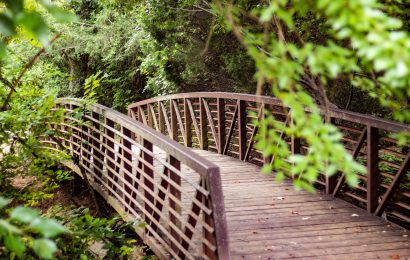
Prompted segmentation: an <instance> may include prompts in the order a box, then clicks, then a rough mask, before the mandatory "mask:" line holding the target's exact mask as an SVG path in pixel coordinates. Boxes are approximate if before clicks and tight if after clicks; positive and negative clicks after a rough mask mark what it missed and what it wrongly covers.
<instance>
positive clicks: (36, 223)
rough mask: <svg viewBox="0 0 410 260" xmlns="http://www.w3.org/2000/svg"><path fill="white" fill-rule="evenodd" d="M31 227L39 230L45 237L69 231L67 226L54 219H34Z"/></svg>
mask: <svg viewBox="0 0 410 260" xmlns="http://www.w3.org/2000/svg"><path fill="white" fill-rule="evenodd" d="M30 228H31V229H33V230H34V231H37V232H39V233H40V234H41V235H42V236H43V237H55V236H57V235H59V234H61V233H65V232H67V230H66V229H65V227H64V226H63V225H61V224H60V223H58V222H57V221H55V220H54V219H43V218H37V219H34V220H33V222H31V224H30Z"/></svg>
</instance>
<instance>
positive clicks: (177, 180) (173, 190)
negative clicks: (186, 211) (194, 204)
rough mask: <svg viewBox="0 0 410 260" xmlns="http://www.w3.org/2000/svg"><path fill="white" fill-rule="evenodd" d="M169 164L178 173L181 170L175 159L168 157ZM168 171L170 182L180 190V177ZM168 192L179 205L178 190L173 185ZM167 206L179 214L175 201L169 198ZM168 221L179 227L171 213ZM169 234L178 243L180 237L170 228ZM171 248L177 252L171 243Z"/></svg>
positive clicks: (179, 210)
mask: <svg viewBox="0 0 410 260" xmlns="http://www.w3.org/2000/svg"><path fill="white" fill-rule="evenodd" d="M169 164H170V165H171V166H173V167H174V168H175V169H176V170H178V171H179V170H181V163H180V162H179V161H178V160H177V159H176V158H175V157H173V156H169ZM168 171H169V177H170V179H171V180H172V181H174V182H175V184H177V185H178V186H179V188H181V189H182V187H181V177H180V176H179V175H178V174H177V173H175V171H174V170H172V169H168ZM169 192H170V193H171V194H172V195H173V196H174V197H175V198H176V199H177V200H178V202H179V203H181V191H180V190H179V189H177V188H175V187H174V186H173V185H170V186H169ZM169 206H170V208H172V209H173V210H174V211H175V212H178V213H179V214H180V212H181V208H180V206H179V205H177V204H176V203H175V201H174V200H172V199H171V198H170V199H169ZM169 221H170V222H171V223H173V224H174V225H175V226H177V227H178V225H180V223H179V224H178V221H177V218H176V217H175V216H174V214H172V213H169ZM170 234H171V235H172V236H173V237H174V239H175V241H177V243H180V236H179V235H178V233H177V232H176V231H175V230H174V229H173V228H171V227H170ZM171 247H172V249H173V250H174V251H175V252H177V251H178V247H177V246H176V245H175V244H174V243H172V242H171Z"/></svg>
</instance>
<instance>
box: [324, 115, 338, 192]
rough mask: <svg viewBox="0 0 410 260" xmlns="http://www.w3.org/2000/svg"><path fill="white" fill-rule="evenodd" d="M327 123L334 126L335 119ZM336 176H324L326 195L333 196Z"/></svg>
mask: <svg viewBox="0 0 410 260" xmlns="http://www.w3.org/2000/svg"><path fill="white" fill-rule="evenodd" d="M329 123H330V124H333V125H334V124H335V118H332V117H331V118H330V119H329ZM337 175H338V173H335V174H333V175H332V176H328V175H326V194H333V192H334V190H335V188H336V184H337Z"/></svg>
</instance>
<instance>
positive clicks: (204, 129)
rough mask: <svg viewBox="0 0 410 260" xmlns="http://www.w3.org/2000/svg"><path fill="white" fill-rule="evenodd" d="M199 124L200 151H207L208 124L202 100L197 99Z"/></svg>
mask: <svg viewBox="0 0 410 260" xmlns="http://www.w3.org/2000/svg"><path fill="white" fill-rule="evenodd" d="M199 122H200V127H201V137H200V138H201V149H202V150H208V123H207V120H206V111H205V106H204V102H203V101H202V98H199Z"/></svg>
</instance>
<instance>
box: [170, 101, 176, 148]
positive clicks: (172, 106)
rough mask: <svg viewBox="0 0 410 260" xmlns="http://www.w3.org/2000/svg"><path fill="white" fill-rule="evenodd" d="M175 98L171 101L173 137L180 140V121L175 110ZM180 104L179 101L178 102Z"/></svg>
mask: <svg viewBox="0 0 410 260" xmlns="http://www.w3.org/2000/svg"><path fill="white" fill-rule="evenodd" d="M173 102H174V100H173V99H171V100H170V101H169V109H170V110H171V137H172V139H173V140H175V141H177V142H178V121H177V111H175V108H174V104H173ZM177 105H178V103H177Z"/></svg>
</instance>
